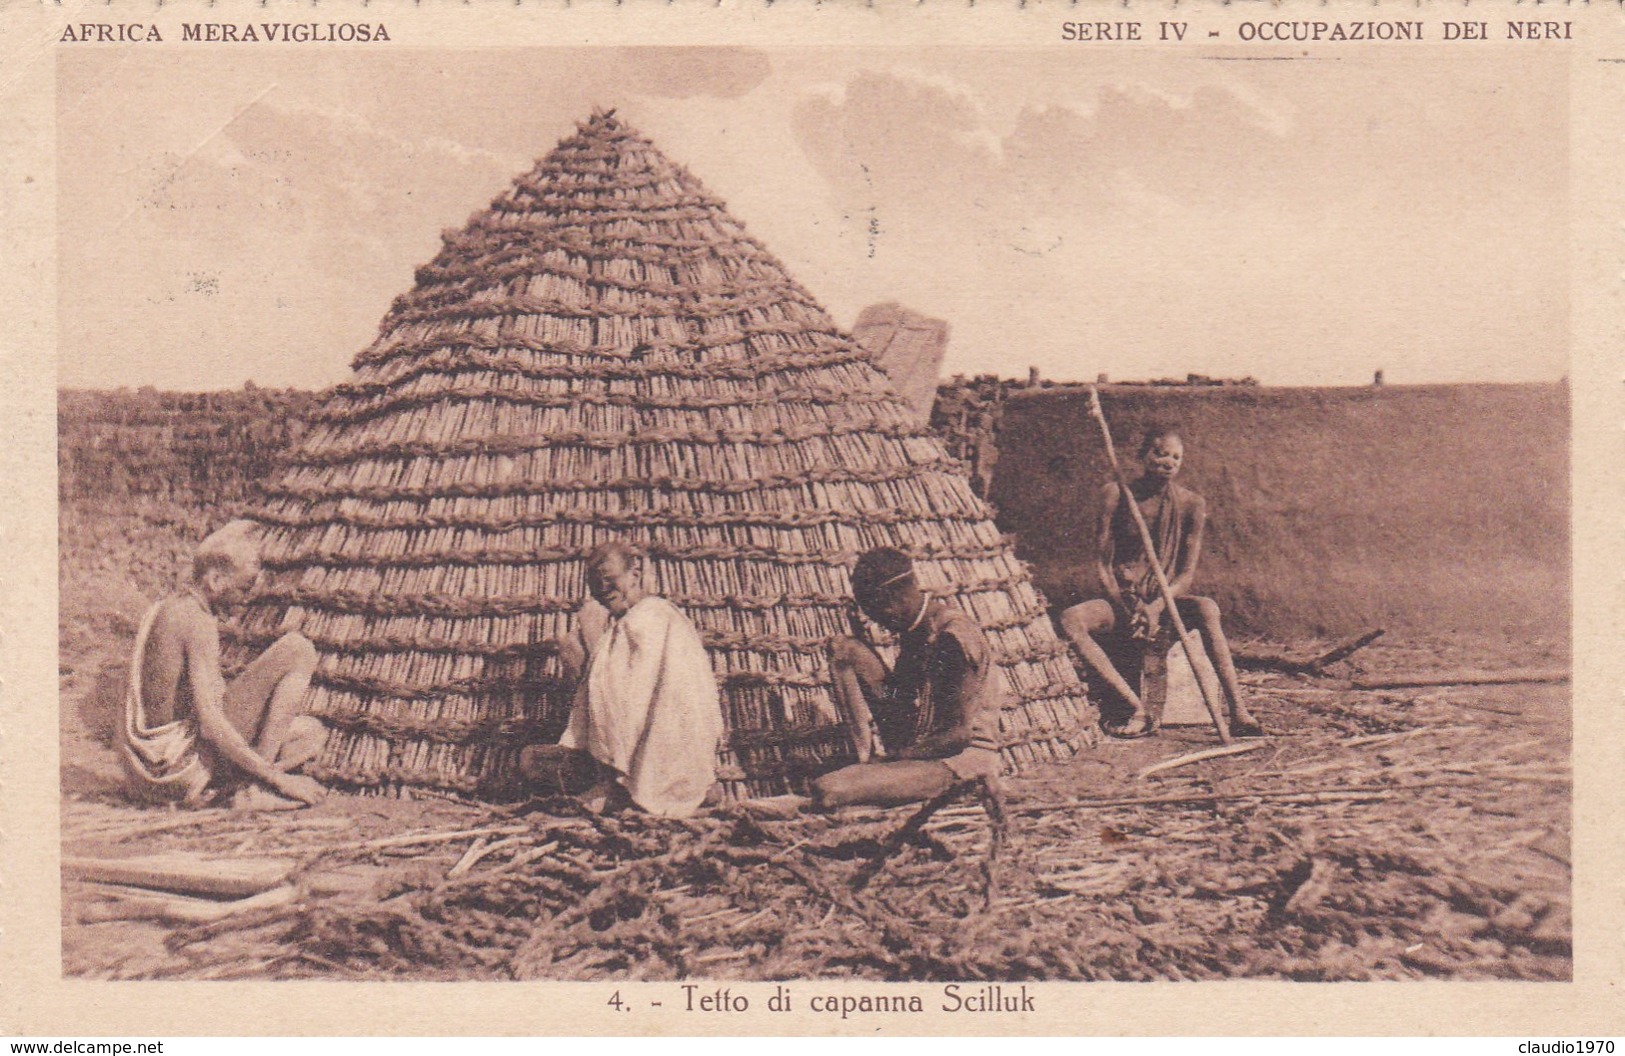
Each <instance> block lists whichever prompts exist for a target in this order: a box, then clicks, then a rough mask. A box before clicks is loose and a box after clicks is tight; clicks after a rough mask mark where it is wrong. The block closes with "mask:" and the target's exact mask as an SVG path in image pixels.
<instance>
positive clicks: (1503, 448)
mask: <svg viewBox="0 0 1625 1056" xmlns="http://www.w3.org/2000/svg"><path fill="white" fill-rule="evenodd" d="M1102 399H1103V401H1104V404H1105V407H1106V414H1107V419H1108V421H1109V422H1110V424H1111V426H1112V431H1113V434H1114V436H1115V437H1116V438H1117V443H1118V447H1119V452H1120V455H1122V456H1126V457H1127V458H1129V459H1130V460H1134V457H1135V455H1136V453H1137V450H1138V446H1139V439H1140V436H1141V434H1142V433H1143V432H1144V429H1145V427H1146V426H1147V425H1148V424H1150V423H1152V422H1161V421H1172V422H1175V423H1178V424H1179V425H1180V426H1181V427H1182V430H1183V432H1184V435H1185V439H1186V445H1187V452H1186V469H1185V473H1184V476H1183V478H1182V479H1183V480H1184V482H1185V483H1186V484H1188V485H1189V486H1191V487H1193V488H1195V489H1196V490H1197V491H1199V492H1201V493H1202V494H1203V495H1204V496H1206V498H1207V500H1208V510H1209V527H1208V533H1207V539H1206V545H1205V547H1204V552H1203V558H1202V564H1201V567H1200V570H1199V573H1198V577H1197V584H1196V585H1197V588H1198V590H1200V592H1202V593H1205V594H1209V595H1211V596H1213V597H1215V598H1217V599H1218V600H1219V602H1220V604H1221V605H1222V606H1224V608H1225V611H1226V615H1227V619H1228V620H1229V622H1230V623H1231V624H1232V625H1233V626H1234V627H1235V628H1237V629H1239V630H1242V631H1246V632H1252V633H1257V634H1269V635H1279V636H1296V635H1303V634H1319V635H1335V634H1352V633H1357V632H1359V631H1362V630H1365V629H1367V628H1370V627H1374V626H1386V627H1391V628H1395V629H1405V630H1407V631H1411V632H1422V633H1428V632H1469V633H1476V634H1483V633H1490V634H1507V635H1540V636H1543V637H1546V636H1554V635H1555V636H1565V637H1566V635H1567V633H1568V621H1569V567H1570V560H1569V400H1568V391H1567V388H1566V387H1565V386H1563V385H1557V384H1548V385H1457V386H1415V387H1411V386H1405V387H1387V388H1382V389H1352V388H1351V389H1270V388H1253V387H1223V388H1185V387H1174V388H1163V387H1155V388H1153V387H1148V386H1107V387H1105V388H1103V389H1102ZM1087 406H1088V396H1087V392H1086V390H1083V389H1082V388H1081V387H1055V388H1048V389H1038V390H1028V391H1021V392H1016V393H1013V394H1012V395H1011V396H1010V398H1008V399H1007V401H1006V404H1005V409H1004V415H1003V420H1002V423H1001V428H1000V431H999V438H998V444H999V461H998V471H997V473H996V474H995V476H994V480H993V486H992V489H991V493H990V498H991V500H992V501H993V502H994V504H995V505H996V506H998V507H999V511H1000V516H999V522H1000V524H1001V526H1002V527H1003V528H1004V529H1005V530H1006V531H1009V532H1013V533H1015V534H1016V535H1017V536H1018V537H1019V540H1020V542H1019V549H1020V552H1021V554H1022V556H1023V557H1025V558H1026V559H1027V560H1028V561H1029V562H1031V563H1032V565H1033V566H1034V571H1035V574H1036V576H1037V578H1038V580H1039V582H1040V585H1041V586H1042V587H1043V588H1044V589H1045V591H1046V593H1048V594H1049V596H1050V598H1051V600H1052V602H1056V603H1066V602H1069V601H1071V600H1075V599H1077V598H1079V597H1080V596H1082V593H1083V591H1084V590H1085V589H1087V585H1088V584H1090V583H1092V582H1093V580H1092V573H1090V572H1089V563H1090V562H1091V560H1092V556H1091V555H1092V549H1093V540H1092V539H1091V538H1090V535H1091V531H1092V528H1091V526H1092V524H1093V521H1094V517H1095V512H1096V509H1097V503H1098V494H1099V490H1100V486H1101V484H1102V482H1103V481H1104V480H1105V479H1106V473H1107V468H1106V464H1105V459H1104V455H1103V451H1102V445H1101V441H1100V436H1099V430H1098V427H1097V426H1096V425H1095V424H1094V423H1093V422H1092V421H1090V419H1089V418H1088V415H1087ZM1131 464H1132V465H1137V461H1132V462H1131Z"/></svg>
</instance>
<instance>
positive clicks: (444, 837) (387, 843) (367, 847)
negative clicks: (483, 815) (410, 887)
mask: <svg viewBox="0 0 1625 1056" xmlns="http://www.w3.org/2000/svg"><path fill="white" fill-rule="evenodd" d="M529 831H530V826H529V825H492V826H488V827H486V828H483V829H459V830H457V831H456V832H418V833H413V834H411V835H408V836H387V837H385V838H383V839H381V840H369V841H367V842H366V843H362V844H358V845H356V848H355V849H356V850H358V851H381V850H385V849H386V848H390V847H416V846H418V845H419V844H425V843H446V842H448V841H451V840H462V839H467V838H468V837H470V836H519V835H522V834H524V833H527V832H529ZM339 849H342V848H339Z"/></svg>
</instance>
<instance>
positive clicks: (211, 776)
mask: <svg viewBox="0 0 1625 1056" xmlns="http://www.w3.org/2000/svg"><path fill="white" fill-rule="evenodd" d="M253 530H254V525H253V524H252V523H251V522H249V521H233V522H231V523H230V524H228V525H226V526H225V527H224V528H221V529H220V530H219V531H217V532H215V533H214V534H213V535H211V536H209V537H208V538H207V539H205V540H204V541H203V542H202V543H201V544H200V545H199V546H198V548H197V552H196V554H195V555H194V556H193V559H192V583H191V586H190V588H189V589H187V590H186V591H184V592H182V593H179V594H175V595H173V596H172V597H169V598H166V599H165V600H163V601H160V602H159V603H158V604H157V605H154V606H153V607H152V609H151V610H149V611H148V612H147V615H146V617H145V618H144V619H143V620H142V621H141V630H140V632H139V633H138V634H137V635H136V642H135V657H134V659H133V661H132V663H131V671H130V689H129V694H128V696H127V697H126V699H125V706H124V728H123V730H122V734H121V738H120V745H119V746H120V749H121V751H120V755H121V756H122V757H123V760H124V763H125V767H126V769H127V770H129V772H130V774H131V776H132V777H133V778H134V780H135V782H136V784H137V786H138V788H139V789H140V791H141V792H142V793H143V794H144V795H145V796H146V797H147V798H156V799H168V800H172V801H179V802H181V803H184V804H185V805H187V806H196V805H199V804H201V803H203V802H205V801H206V800H208V799H210V798H212V797H213V795H215V794H218V793H219V792H221V791H223V790H225V789H227V788H230V787H231V786H233V785H237V784H240V783H241V782H242V781H243V780H244V779H246V780H247V781H248V782H251V784H250V785H249V786H248V788H246V789H243V790H241V791H240V792H239V798H238V804H239V805H241V806H257V807H274V808H291V807H300V806H304V805H307V804H312V803H317V802H320V801H321V799H322V797H323V796H324V795H325V794H326V789H324V788H323V787H322V786H321V785H320V784H318V783H317V782H316V781H315V780H313V779H312V778H309V777H306V776H303V775H301V774H297V773H294V771H295V770H297V769H298V768H299V767H300V766H302V765H303V764H304V763H306V762H308V761H309V760H311V759H313V758H314V757H315V756H316V754H317V753H318V752H320V751H321V748H322V745H323V743H324V741H325V739H326V729H325V727H323V726H322V724H321V722H320V721H319V720H317V719H315V718H313V717H312V716H309V715H301V714H300V711H299V709H300V706H301V704H302V702H303V700H304V696H305V690H306V689H307V688H308V687H309V685H310V676H311V675H312V673H314V672H315V670H316V649H315V647H314V646H312V645H311V644H310V642H309V640H308V639H306V638H305V637H304V636H303V635H300V634H297V633H290V634H285V635H283V636H282V637H281V638H280V639H278V640H277V641H276V642H275V644H273V645H272V646H271V647H270V648H269V649H267V650H266V651H265V652H264V653H263V654H262V655H261V656H260V657H259V658H258V659H256V660H255V661H254V662H253V663H251V664H249V665H248V667H247V668H246V669H245V670H244V671H243V672H242V674H240V675H238V676H237V678H235V679H233V680H232V682H231V684H230V685H227V684H226V681H225V679H224V677H223V676H222V674H221V671H220V625H219V622H218V621H217V620H216V618H215V612H216V610H217V609H218V608H219V607H220V606H222V605H224V604H229V603H231V602H232V601H234V600H236V599H237V598H240V597H241V596H243V595H244V594H246V593H247V591H248V590H249V588H251V587H252V586H253V585H254V581H255V579H257V578H258V576H259V570H260V567H259V552H258V548H257V546H256V544H255V541H254V538H253Z"/></svg>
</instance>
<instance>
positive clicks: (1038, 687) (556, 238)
mask: <svg viewBox="0 0 1625 1056" xmlns="http://www.w3.org/2000/svg"><path fill="white" fill-rule="evenodd" d="M354 371H355V376H354V380H353V381H352V382H351V383H349V384H346V385H341V386H339V387H337V388H336V389H334V390H333V391H332V392H331V394H329V395H328V396H327V397H326V398H325V400H324V402H323V403H322V405H321V407H320V408H319V409H318V410H317V412H316V413H315V414H314V415H313V417H312V420H311V425H310V428H309V430H308V432H307V434H306V436H305V437H304V439H303V441H302V442H301V444H300V445H299V447H298V449H297V450H296V452H295V453H294V454H293V456H292V458H291V462H290V464H289V465H288V467H287V468H286V469H285V470H284V471H283V472H282V473H281V475H280V476H279V477H278V478H277V479H275V480H274V481H272V482H271V483H269V484H268V486H267V488H266V494H265V499H264V501H263V504H262V505H260V506H259V508H258V509H257V510H256V511H254V512H253V514H252V516H254V517H255V518H256V519H257V520H259V521H260V522H261V523H262V524H264V525H265V526H266V528H267V544H266V550H265V564H266V569H267V573H268V575H267V577H266V579H265V581H264V582H265V587H264V589H263V590H262V592H261V593H260V594H259V595H258V596H257V597H256V598H255V599H254V600H253V601H252V603H251V604H250V606H249V608H248V610H247V611H246V613H245V615H244V617H243V619H242V622H241V630H240V637H241V645H242V646H243V647H254V646H258V645H261V644H263V643H264V642H266V641H268V640H269V639H270V638H271V637H272V636H274V635H276V634H278V633H280V632H281V631H283V630H287V629H290V628H298V629H299V630H301V631H303V632H304V633H305V634H306V635H308V636H309V637H310V639H311V640H312V641H313V642H315V644H316V646H317V648H318V649H319V650H320V652H321V654H322V662H321V667H320V670H319V672H318V674H317V676H316V680H315V686H314V691H313V692H314V705H313V706H314V708H315V711H316V713H317V714H318V715H320V716H321V718H322V719H323V720H324V721H325V722H326V723H327V725H328V726H329V727H330V729H331V735H330V736H329V739H328V744H327V749H326V751H325V753H324V755H323V756H322V758H321V760H320V765H321V768H322V776H324V777H325V778H326V779H327V780H330V781H333V782H335V783H337V784H338V785H340V786H342V787H345V788H349V789H352V790H363V791H364V790H380V791H398V790H400V789H402V788H403V787H422V788H428V789H441V790H450V791H456V792H461V793H465V794H473V795H478V796H482V797H486V798H501V797H503V796H505V795H509V794H511V793H512V791H513V776H514V775H513V771H514V765H515V760H516V757H517V754H518V752H519V749H520V748H522V747H523V746H525V745H527V744H530V743H534V742H541V741H549V740H553V739H556V738H557V737H558V735H559V733H560V731H561V730H562V728H563V725H564V721H565V718H566V715H567V712H568V707H569V701H568V699H567V698H566V695H565V694H564V692H562V691H561V687H560V684H559V681H558V673H559V672H558V666H557V661H556V658H555V657H554V655H553V652H552V649H551V643H552V642H554V641H556V640H557V639H558V638H559V637H560V636H561V635H563V634H565V633H567V632H568V631H569V630H570V629H571V628H572V627H573V625H574V621H575V620H576V618H577V617H576V613H577V610H578V608H579V606H580V603H581V600H582V598H583V595H584V591H585V586H584V568H583V558H584V556H585V555H586V553H587V552H588V550H590V549H591V548H592V547H593V546H594V545H595V544H597V543H599V542H601V541H603V540H605V539H609V538H623V539H628V540H631V541H633V542H634V543H636V544H638V545H640V546H642V547H643V548H644V549H645V550H646V551H647V553H648V555H649V562H648V565H649V568H650V571H651V573H652V576H653V579H654V581H655V582H654V583H653V584H652V587H653V588H654V589H656V590H657V591H658V592H659V593H661V594H663V595H664V596H666V597H668V598H670V599H671V600H672V601H673V602H675V603H676V604H678V605H679V606H681V607H682V609H683V610H684V611H685V612H687V613H688V614H689V616H690V618H691V619H693V621H694V622H695V624H696V625H697V626H698V627H699V628H700V630H701V633H702V634H703V635H704V636H705V640H706V643H707V645H708V647H709V649H710V651H711V656H712V659H713V662H714V664H715V668H716V673H717V676H718V679H719V682H720V683H721V685H722V687H723V696H724V709H725V713H726V720H727V723H728V728H729V736H728V741H727V744H726V746H725V749H724V751H723V760H722V773H723V775H724V780H725V784H726V786H727V788H728V789H729V791H730V792H731V793H732V794H734V795H736V796H748V795H763V794H772V793H776V792H780V791H784V790H786V789H789V788H794V787H797V786H798V785H799V784H800V783H801V782H802V781H803V780H804V778H805V776H806V775H807V774H808V773H810V772H814V771H816V770H818V769H821V768H823V767H826V766H828V765H829V764H830V763H832V762H835V761H839V760H840V759H841V758H842V757H843V752H849V751H850V749H849V747H848V740H847V738H846V737H845V736H844V734H843V733H842V731H841V730H840V728H839V726H838V725H837V720H836V717H835V715H834V709H833V707H832V704H831V700H830V692H829V683H828V672H827V666H826V663H825V649H826V645H827V643H828V642H829V641H830V640H831V638H832V636H835V635H840V634H844V633H848V627H849V624H848V619H847V615H846V612H845V609H844V603H845V600H846V598H847V597H848V590H849V584H848V580H847V569H848V568H849V567H850V565H851V563H852V561H853V560H854V559H855V557H856V555H857V554H858V553H859V552H861V551H863V550H865V549H867V548H869V547H871V546H875V545H882V544H884V545H893V546H898V547H901V548H903V549H905V550H907V551H909V552H910V553H912V554H913V555H914V556H915V557H916V558H917V559H918V560H919V563H920V570H921V576H922V579H923V581H924V583H925V585H926V586H927V587H928V588H932V589H935V590H937V591H941V592H947V593H951V594H954V595H956V596H957V599H958V601H959V603H960V604H961V605H963V606H964V607H965V608H966V609H967V610H968V611H969V612H970V613H971V614H973V616H974V617H975V618H976V619H977V620H978V621H979V622H980V623H981V625H982V626H983V627H984V628H986V629H987V631H988V633H989V635H990V637H991V639H992V641H993V643H994V646H995V648H996V649H998V651H999V652H1000V653H1001V655H1002V657H1003V663H1004V665H1005V668H1006V670H1007V671H1008V673H1009V677H1010V682H1011V683H1012V685H1013V687H1014V688H1015V689H1016V690H1017V692H1018V695H1019V699H1020V703H1019V705H1018V706H1015V707H1012V708H1011V709H1010V710H1009V711H1007V712H1006V713H1005V714H1004V715H1003V716H1002V728H1003V739H1004V752H1005V756H1006V759H1007V761H1008V763H1009V764H1010V766H1011V767H1012V768H1020V767H1022V766H1025V765H1029V764H1032V763H1035V762H1038V761H1042V760H1049V759H1056V758H1065V757H1067V756H1069V755H1071V754H1072V753H1073V752H1074V751H1075V750H1076V749H1077V747H1078V746H1079V744H1080V741H1081V740H1083V739H1085V738H1087V737H1088V736H1090V734H1089V732H1088V731H1089V730H1090V725H1089V723H1088V721H1087V718H1088V716H1087V715H1086V710H1087V706H1086V703H1085V700H1084V695H1083V691H1082V689H1081V688H1080V686H1079V683H1078V679H1077V676H1076V674H1075V672H1074V670H1073V668H1072V665H1071V663H1070V661H1069V658H1068V657H1067V655H1066V652H1065V650H1064V648H1063V645H1062V644H1061V643H1060V642H1059V641H1058V640H1057V638H1056V636H1055V633H1054V631H1053V629H1052V628H1051V626H1050V624H1049V622H1048V619H1047V616H1046V613H1045V608H1044V603H1043V601H1042V599H1041V598H1040V597H1039V595H1038V593H1037V591H1036V590H1035V589H1034V588H1033V586H1032V584H1031V582H1030V580H1029V577H1028V573H1027V570H1026V568H1025V567H1023V565H1022V564H1021V563H1020V562H1019V561H1018V560H1017V559H1016V558H1015V556H1014V555H1013V553H1012V552H1011V546H1010V543H1009V542H1008V541H1007V540H1006V539H1004V538H1002V537H1001V536H1000V534H999V532H998V530H997V529H996V528H995V527H994V525H993V522H992V520H991V513H990V510H989V509H988V508H987V507H986V506H985V505H984V504H983V503H982V502H981V501H979V500H978V499H977V498H976V497H975V496H974V495H973V494H972V493H971V490H970V487H969V485H968V483H967V481H966V478H965V475H964V471H963V468H962V467H961V466H960V465H959V464H958V463H956V462H954V461H953V460H952V459H951V458H949V457H948V456H947V454H946V453H945V451H944V449H943V447H942V445H941V444H940V443H939V442H938V441H937V440H935V439H933V438H932V437H931V436H930V435H928V434H927V433H925V432H924V431H922V429H921V428H920V427H918V426H917V425H915V424H913V417H914V416H913V415H912V413H911V411H910V409H909V407H908V406H907V405H906V404H905V403H904V401H903V400H902V399H901V398H900V397H899V396H897V395H896V394H895V393H894V391H893V390H892V389H891V388H890V387H889V386H888V385H887V383H886V381H885V379H884V377H883V376H882V375H881V374H880V372H879V371H877V370H876V369H875V367H874V366H873V365H871V363H870V362H869V359H868V356H867V355H866V354H865V353H864V352H863V351H862V350H861V349H860V348H858V347H857V346H856V345H855V344H854V342H853V341H852V340H851V339H850V337H849V336H847V335H845V334H843V333H842V332H841V331H840V330H839V329H837V327H836V326H835V324H834V323H833V322H832V321H831V320H830V318H829V316H828V315H827V314H825V312H824V311H823V310H822V309H820V308H819V306H818V305H817V304H816V303H815V302H814V301H813V298H812V297H811V296H810V295H809V294H808V293H807V291H806V290H804V289H803V288H802V287H801V286H799V285H798V284H797V283H796V282H794V281H793V280H792V279H791V278H790V277H789V276H788V275H787V274H786V273H785V270H784V268H783V267H782V266H781V265H780V263H779V262H778V261H777V260H775V259H774V258H773V256H772V255H771V254H769V253H768V252H767V250H766V249H765V248H763V246H762V245H761V244H760V243H758V242H757V241H755V240H754V239H752V238H751V237H750V236H748V235H747V234H746V233H745V231H744V229H743V227H742V226H741V225H740V224H739V223H738V222H737V221H735V220H734V219H733V218H732V217H730V216H729V215H728V213H727V211H726V209H725V208H724V206H723V203H722V202H720V201H719V200H717V199H716V198H714V197H712V196H711V195H709V194H707V193H706V191H705V189H704V188H703V187H702V186H701V185H700V182H699V181H698V180H696V179H695V178H694V177H693V176H691V175H690V174H689V173H688V172H687V171H685V170H684V169H682V168H680V167H679V166H676V165H674V164H672V163H671V162H670V161H668V160H667V159H666V158H665V157H663V156H662V155H661V154H660V152H659V151H657V150H656V149H655V148H654V147H653V145H651V144H650V142H649V141H648V140H647V139H645V138H644V137H642V136H641V135H639V134H637V133H636V132H634V131H633V130H631V129H630V128H628V127H626V126H625V125H624V124H623V123H621V122H620V121H618V120H616V119H615V117H614V116H613V114H612V113H608V114H597V115H595V116H594V117H593V118H592V119H591V120H590V121H588V122H587V123H586V124H584V125H582V126H581V127H580V128H579V130H578V131H577V133H576V134H575V135H573V136H570V137H569V138H567V139H565V140H564V141H563V142H562V143H560V144H559V146H558V148H557V149H555V150H554V151H553V152H552V153H551V154H549V155H548V156H547V157H546V158H544V159H543V160H542V161H541V162H540V163H539V164H538V165H537V166H536V168H535V169H534V170H532V171H531V172H530V173H529V174H527V175H525V176H522V177H520V178H519V179H518V180H517V181H516V182H515V183H514V185H513V186H512V187H511V188H510V189H509V190H508V191H507V193H505V194H503V195H502V196H501V197H499V198H497V199H496V200H495V201H494V202H492V204H491V206H490V208H488V209H487V210H485V211H484V212H482V213H480V214H478V215H476V216H475V217H474V218H473V219H472V220H471V221H469V223H468V225H467V226H466V227H464V228H463V229H462V230H461V231H458V232H456V233H455V234H451V233H448V234H447V235H445V237H444V246H443V248H442V249H441V251H440V253H439V255H438V256H437V257H436V258H435V259H434V261H433V262H432V263H431V264H429V265H427V266H425V267H423V268H421V269H419V271H418V273H417V284H416V286H415V288H414V289H413V290H412V291H411V292H410V293H408V294H407V295H405V296H404V297H401V298H399V299H398V300H397V301H396V302H395V304H394V305H393V306H392V307H391V309H390V311H389V313H388V314H387V315H386V316H385V317H384V319H383V322H382V324H381V325H380V331H379V337H378V339H377V340H376V341H375V342H374V343H373V344H372V345H371V346H370V347H368V348H367V349H366V350H365V351H363V352H362V353H361V354H360V355H359V356H357V357H356V359H355V361H354Z"/></svg>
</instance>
